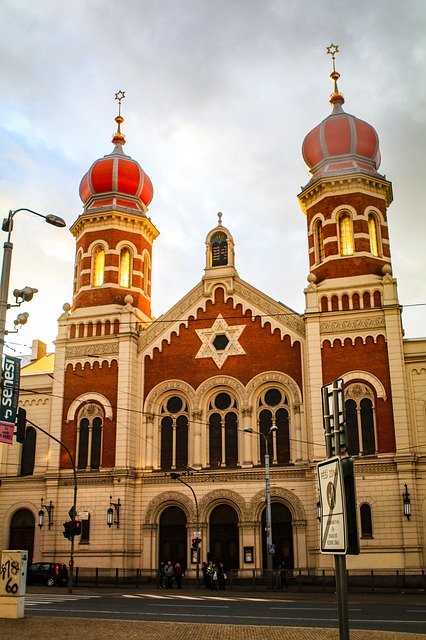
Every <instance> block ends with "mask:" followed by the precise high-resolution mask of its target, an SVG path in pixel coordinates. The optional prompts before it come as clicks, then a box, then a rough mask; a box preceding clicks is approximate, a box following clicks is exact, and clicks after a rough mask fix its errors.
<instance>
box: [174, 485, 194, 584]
mask: <svg viewBox="0 0 426 640" xmlns="http://www.w3.org/2000/svg"><path fill="white" fill-rule="evenodd" d="M170 477H171V479H172V480H179V482H181V483H182V484H184V485H185V486H186V487H188V489H191V491H192V495H193V496H194V502H195V514H196V518H197V523H196V525H195V528H196V530H197V533H196V537H198V535H199V534H198V531H199V526H200V514H199V511H198V500H197V496H196V495H195V491H194V489H193V488H192V487H191V485H190V484H188V483H187V482H185V480H182V478H181V474H180V473H175V472H174V473H171V474H170ZM199 579H200V553H199V549H198V547H197V564H196V573H195V588H196V589H198V584H199Z"/></svg>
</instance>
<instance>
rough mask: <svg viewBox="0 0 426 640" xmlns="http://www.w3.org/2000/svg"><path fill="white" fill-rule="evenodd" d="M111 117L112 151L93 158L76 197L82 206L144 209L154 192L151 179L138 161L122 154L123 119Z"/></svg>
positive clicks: (88, 207) (87, 207)
mask: <svg viewBox="0 0 426 640" xmlns="http://www.w3.org/2000/svg"><path fill="white" fill-rule="evenodd" d="M115 120H116V122H117V124H118V130H117V132H116V133H115V135H114V137H113V139H112V143H113V144H114V145H115V146H114V150H113V151H112V153H110V154H108V155H106V156H104V157H103V158H99V160H96V161H95V162H94V163H93V164H92V166H91V167H90V169H89V171H88V172H87V173H86V174H85V176H83V178H82V180H81V183H80V198H81V200H82V201H83V204H84V206H85V209H91V208H98V207H111V206H112V207H117V206H118V207H126V208H131V209H139V210H142V211H145V210H146V209H147V208H148V205H149V204H150V202H151V200H152V197H153V194H154V190H153V186H152V182H151V180H150V179H149V177H148V176H147V174H146V173H145V172H144V170H143V169H142V167H141V166H140V164H139V163H138V162H136V160H133V159H132V158H131V157H130V156H127V155H126V154H125V153H124V151H123V145H124V144H125V143H126V141H125V139H124V135H123V134H122V133H121V131H120V125H121V123H122V122H123V118H122V117H121V116H120V115H119V116H117V118H116V119H115Z"/></svg>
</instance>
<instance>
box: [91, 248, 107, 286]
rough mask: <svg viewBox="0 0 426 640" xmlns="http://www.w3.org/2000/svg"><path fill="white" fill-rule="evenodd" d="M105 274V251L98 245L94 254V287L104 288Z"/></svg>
mask: <svg viewBox="0 0 426 640" xmlns="http://www.w3.org/2000/svg"><path fill="white" fill-rule="evenodd" d="M104 272H105V249H104V248H103V246H102V245H97V246H96V247H95V250H94V252H93V286H94V287H102V285H103V283H104Z"/></svg>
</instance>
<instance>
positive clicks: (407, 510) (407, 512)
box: [402, 484, 411, 520]
mask: <svg viewBox="0 0 426 640" xmlns="http://www.w3.org/2000/svg"><path fill="white" fill-rule="evenodd" d="M404 487H405V491H404V493H403V494H402V501H403V505H404V516H405V517H406V518H407V520H409V519H410V516H411V500H410V494H409V493H408V487H407V484H405V485H404Z"/></svg>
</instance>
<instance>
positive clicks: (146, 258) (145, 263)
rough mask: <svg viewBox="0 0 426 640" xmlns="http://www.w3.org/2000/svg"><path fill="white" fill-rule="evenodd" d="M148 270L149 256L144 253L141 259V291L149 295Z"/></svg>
mask: <svg viewBox="0 0 426 640" xmlns="http://www.w3.org/2000/svg"><path fill="white" fill-rule="evenodd" d="M149 269H150V261H149V256H148V254H147V253H146V254H145V256H144V259H143V291H144V293H146V294H147V295H149Z"/></svg>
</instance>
